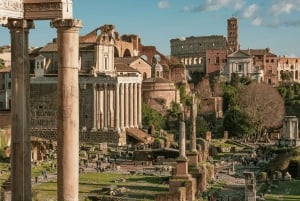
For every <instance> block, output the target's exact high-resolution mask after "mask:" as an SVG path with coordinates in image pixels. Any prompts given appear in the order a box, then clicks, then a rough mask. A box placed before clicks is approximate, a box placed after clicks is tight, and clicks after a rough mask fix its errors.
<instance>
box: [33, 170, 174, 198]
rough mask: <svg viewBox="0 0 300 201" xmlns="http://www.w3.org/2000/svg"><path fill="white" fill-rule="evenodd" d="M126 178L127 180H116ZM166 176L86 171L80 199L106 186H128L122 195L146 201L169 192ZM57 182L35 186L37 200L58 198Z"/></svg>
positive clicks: (81, 184) (81, 178)
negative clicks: (165, 181) (163, 181)
mask: <svg viewBox="0 0 300 201" xmlns="http://www.w3.org/2000/svg"><path fill="white" fill-rule="evenodd" d="M120 179H125V182H118V183H116V182H115V181H117V180H120ZM163 179H165V178H162V177H158V176H144V175H124V174H115V173H85V174H82V175H80V181H79V198H80V201H86V200H88V199H87V197H88V195H89V194H93V195H97V194H99V190H100V189H101V188H102V187H105V186H117V187H126V189H127V190H126V193H124V194H123V195H122V197H126V198H128V199H133V198H135V199H138V200H144V201H150V200H154V196H155V194H158V193H162V192H167V191H168V185H166V184H161V183H162V180H163ZM56 185H57V184H56V182H48V183H42V184H39V185H34V186H33V192H34V193H33V196H34V197H35V198H36V201H44V200H49V201H50V200H53V201H54V200H56V198H57V192H56V191H57V186H56Z"/></svg>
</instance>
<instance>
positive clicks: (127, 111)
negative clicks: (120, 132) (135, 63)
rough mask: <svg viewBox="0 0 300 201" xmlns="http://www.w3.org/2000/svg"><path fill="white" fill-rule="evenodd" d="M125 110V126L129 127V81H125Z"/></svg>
mask: <svg viewBox="0 0 300 201" xmlns="http://www.w3.org/2000/svg"><path fill="white" fill-rule="evenodd" d="M124 95H125V104H124V107H125V112H124V122H125V128H128V125H129V102H128V100H129V97H128V96H129V92H128V83H125V93H124Z"/></svg>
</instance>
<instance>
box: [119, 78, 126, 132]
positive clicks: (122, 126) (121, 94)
mask: <svg viewBox="0 0 300 201" xmlns="http://www.w3.org/2000/svg"><path fill="white" fill-rule="evenodd" d="M124 100H125V99H124V83H121V84H120V127H121V130H122V131H123V130H124V109H125V105H124Z"/></svg>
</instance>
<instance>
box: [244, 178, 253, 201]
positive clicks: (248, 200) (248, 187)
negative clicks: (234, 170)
mask: <svg viewBox="0 0 300 201" xmlns="http://www.w3.org/2000/svg"><path fill="white" fill-rule="evenodd" d="M243 174H244V176H245V201H255V200H256V181H255V175H254V172H244V173H243Z"/></svg>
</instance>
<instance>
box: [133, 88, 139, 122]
mask: <svg viewBox="0 0 300 201" xmlns="http://www.w3.org/2000/svg"><path fill="white" fill-rule="evenodd" d="M137 85H138V84H137V83H134V87H133V114H134V115H133V126H134V127H138V121H137V119H138V114H137V111H138V109H137V108H138V104H137V100H138V97H137V90H138V89H137Z"/></svg>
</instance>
